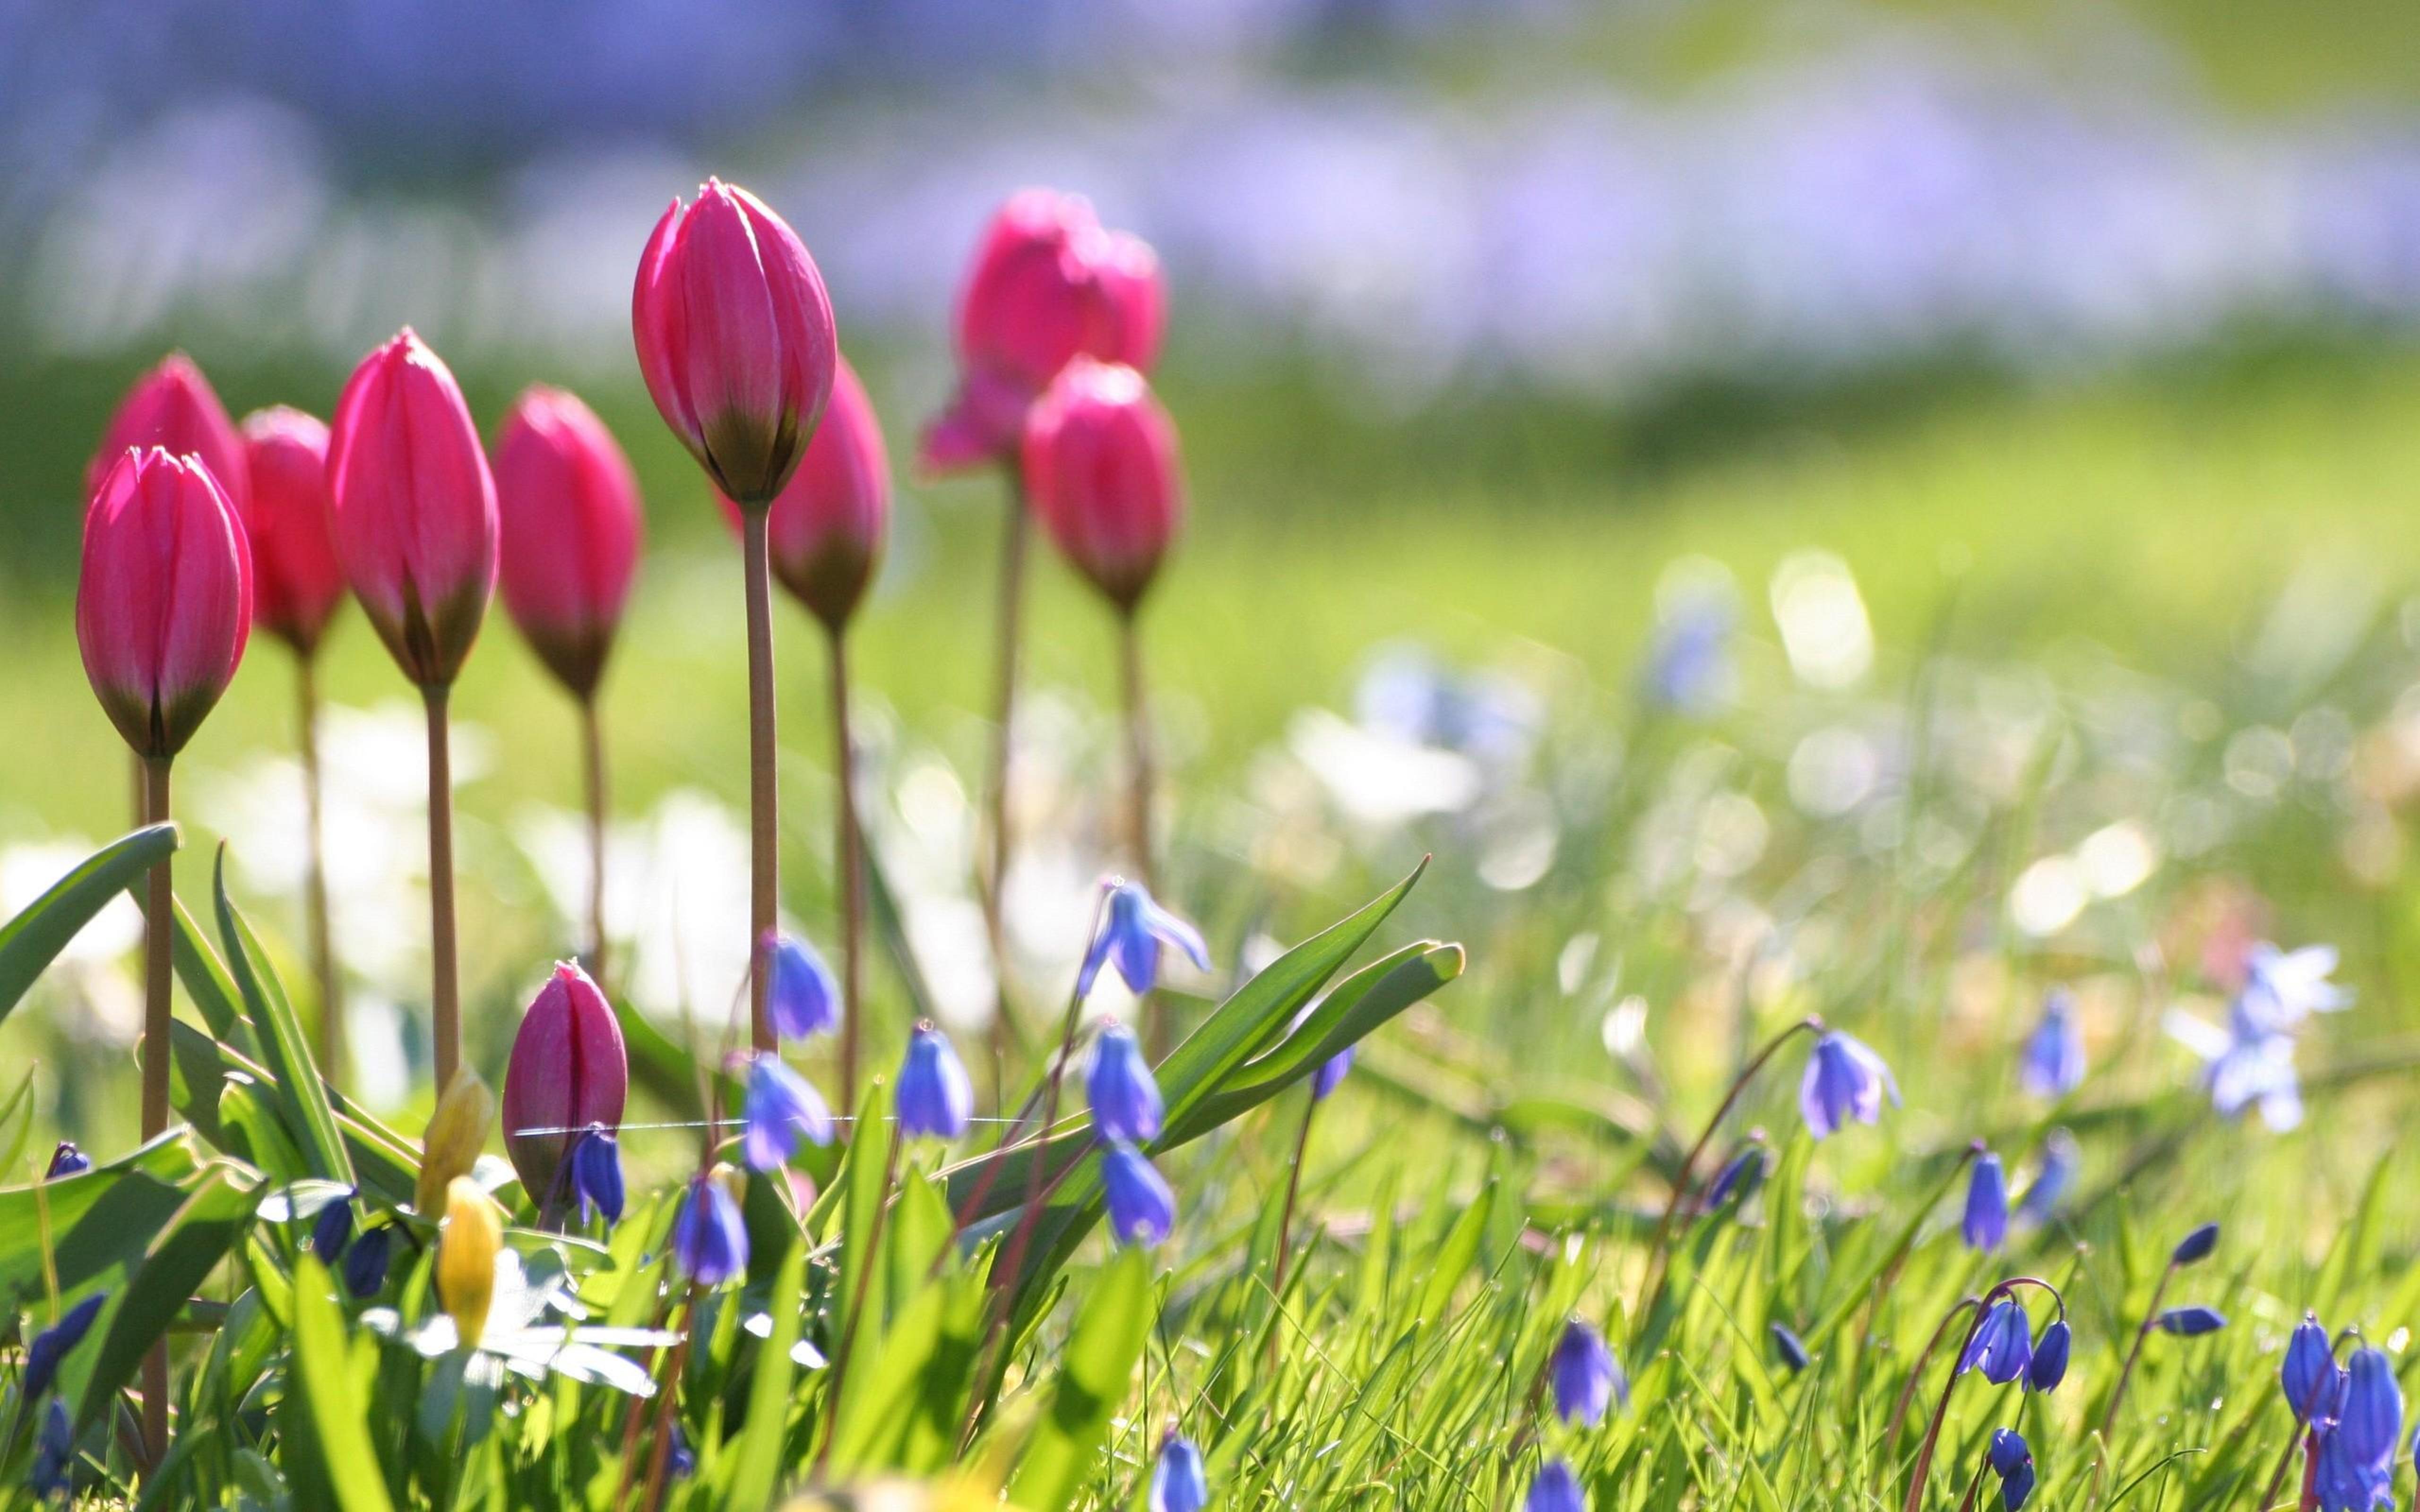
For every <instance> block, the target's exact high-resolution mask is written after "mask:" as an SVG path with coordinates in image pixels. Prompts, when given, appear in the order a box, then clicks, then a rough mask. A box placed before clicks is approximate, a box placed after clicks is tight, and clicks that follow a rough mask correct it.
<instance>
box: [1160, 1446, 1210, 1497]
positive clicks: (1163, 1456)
mask: <svg viewBox="0 0 2420 1512" xmlns="http://www.w3.org/2000/svg"><path fill="white" fill-rule="evenodd" d="M1209 1504H1210V1477H1209V1475H1208V1474H1207V1473H1205V1472H1204V1471H1203V1470H1202V1451H1201V1450H1199V1449H1197V1448H1195V1447H1194V1446H1193V1441H1192V1440H1191V1439H1188V1438H1187V1437H1186V1436H1185V1435H1184V1434H1182V1433H1178V1432H1175V1431H1173V1430H1171V1431H1170V1433H1169V1435H1168V1437H1166V1438H1164V1439H1162V1440H1160V1441H1159V1459H1158V1461H1157V1462H1156V1463H1155V1464H1154V1465H1153V1466H1152V1467H1151V1512H1202V1508H1203V1507H1205V1506H1208V1505H1209Z"/></svg>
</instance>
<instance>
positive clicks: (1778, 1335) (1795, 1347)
mask: <svg viewBox="0 0 2420 1512" xmlns="http://www.w3.org/2000/svg"><path fill="white" fill-rule="evenodd" d="M1765 1332H1766V1334H1767V1335H1770V1336H1771V1338H1772V1339H1773V1352H1774V1353H1775V1354H1776V1355H1778V1356H1780V1358H1781V1363H1782V1364H1783V1365H1788V1366H1789V1367H1790V1368H1791V1371H1792V1373H1793V1374H1794V1373H1796V1372H1798V1371H1801V1370H1804V1369H1806V1368H1807V1341H1806V1340H1805V1339H1802V1338H1800V1337H1799V1336H1798V1335H1795V1334H1793V1333H1792V1332H1791V1331H1790V1329H1789V1327H1788V1326H1787V1325H1785V1324H1781V1323H1768V1324H1766V1325H1765Z"/></svg>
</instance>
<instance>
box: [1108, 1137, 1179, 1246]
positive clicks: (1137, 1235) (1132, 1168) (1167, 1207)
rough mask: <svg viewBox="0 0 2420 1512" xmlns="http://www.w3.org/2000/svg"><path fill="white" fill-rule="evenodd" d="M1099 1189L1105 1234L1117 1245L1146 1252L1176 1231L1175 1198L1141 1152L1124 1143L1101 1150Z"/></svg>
mask: <svg viewBox="0 0 2420 1512" xmlns="http://www.w3.org/2000/svg"><path fill="white" fill-rule="evenodd" d="M1101 1189H1102V1194H1103V1196H1104V1199H1105V1200H1106V1201H1107V1203H1108V1205H1109V1233H1110V1235H1111V1237H1113V1238H1115V1239H1116V1240H1117V1242H1119V1243H1121V1244H1135V1245H1140V1247H1142V1248H1144V1249H1150V1248H1152V1247H1154V1246H1156V1245H1157V1244H1159V1243H1161V1242H1164V1241H1166V1239H1167V1238H1168V1235H1169V1231H1170V1230H1171V1229H1172V1228H1174V1227H1176V1194H1175V1193H1173V1192H1171V1191H1170V1190H1169V1189H1168V1182H1167V1181H1166V1180H1163V1179H1162V1178H1161V1177H1160V1174H1159V1172H1158V1171H1156V1170H1154V1169H1153V1168H1152V1164H1151V1162H1150V1161H1148V1160H1145V1159H1144V1158H1143V1156H1142V1152H1141V1151H1140V1150H1138V1149H1135V1147H1134V1146H1132V1145H1129V1144H1127V1143H1126V1142H1125V1141H1124V1140H1111V1141H1109V1143H1107V1144H1105V1145H1103V1146H1102V1147H1101Z"/></svg>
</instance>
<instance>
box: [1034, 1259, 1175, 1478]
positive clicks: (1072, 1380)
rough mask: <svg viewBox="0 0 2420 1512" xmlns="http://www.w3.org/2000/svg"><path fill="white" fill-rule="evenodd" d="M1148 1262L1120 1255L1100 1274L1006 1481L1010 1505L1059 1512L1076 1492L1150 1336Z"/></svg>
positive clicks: (1123, 1399)
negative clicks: (1020, 1455) (1012, 1475)
mask: <svg viewBox="0 0 2420 1512" xmlns="http://www.w3.org/2000/svg"><path fill="white" fill-rule="evenodd" d="M1152 1311H1153V1308H1152V1287H1151V1257H1150V1255H1149V1253H1148V1252H1146V1251H1143V1250H1139V1249H1129V1250H1121V1251H1120V1252H1119V1253H1118V1257H1117V1258H1116V1259H1115V1260H1112V1261H1111V1262H1110V1263H1109V1268H1108V1269H1107V1270H1105V1271H1104V1272H1102V1273H1101V1275H1100V1277H1099V1279H1098V1282H1097V1283H1096V1285H1095V1287H1094V1291H1093V1294H1092V1295H1091V1296H1090V1297H1089V1298H1087V1299H1086V1301H1085V1304H1084V1309H1083V1312H1082V1314H1081V1315H1080V1316H1079V1317H1078V1319H1077V1320H1076V1331H1075V1334H1074V1335H1073V1336H1071V1337H1070V1338H1069V1339H1068V1341H1067V1348H1066V1353H1065V1363H1064V1364H1063V1365H1061V1366H1060V1368H1059V1374H1058V1377H1057V1379H1056V1380H1054V1381H1052V1382H1051V1385H1050V1400H1049V1405H1048V1406H1047V1408H1045V1409H1044V1411H1043V1415H1042V1421H1041V1424H1040V1425H1039V1426H1038V1427H1036V1429H1035V1431H1034V1435H1033V1442H1032V1443H1030V1444H1029V1445H1027V1447H1026V1451H1025V1458H1023V1459H1022V1460H1020V1461H1019V1462H1018V1464H1017V1467H1016V1477H1015V1478H1014V1479H1012V1480H1011V1481H1010V1482H1009V1488H1008V1491H1009V1500H1010V1501H1012V1502H1014V1503H1016V1504H1017V1505H1018V1506H1020V1507H1023V1508H1026V1509H1027V1512H1063V1508H1065V1507H1068V1506H1070V1505H1073V1504H1074V1503H1075V1501H1076V1499H1077V1496H1078V1493H1079V1492H1081V1491H1082V1489H1083V1488H1084V1485H1085V1478H1086V1476H1087V1475H1088V1474H1089V1473H1090V1472H1091V1470H1092V1467H1093V1458H1094V1456H1095V1455H1097V1454H1098V1453H1100V1449H1101V1443H1102V1441H1103V1440H1104V1439H1105V1438H1106V1437H1107V1436H1108V1434H1109V1418H1110V1416H1111V1414H1113V1413H1114V1412H1116V1411H1117V1409H1118V1407H1119V1406H1120V1405H1121V1404H1122V1403H1123V1402H1124V1401H1125V1395H1126V1386H1127V1384H1128V1382H1130V1381H1132V1380H1133V1379H1134V1368H1135V1365H1136V1363H1137V1362H1139V1361H1140V1360H1141V1358H1142V1347H1143V1343H1144V1340H1145V1339H1146V1338H1147V1337H1148V1336H1149V1335H1150V1333H1151V1320H1152Z"/></svg>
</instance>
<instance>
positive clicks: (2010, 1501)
mask: <svg viewBox="0 0 2420 1512" xmlns="http://www.w3.org/2000/svg"><path fill="white" fill-rule="evenodd" d="M1987 1456H1988V1458H1989V1459H1990V1461H1991V1465H1992V1473H1993V1474H1994V1475H1997V1476H1999V1477H2000V1505H2001V1506H2002V1507H2004V1508H2006V1509H2007V1512H2017V1509H2018V1508H2019V1507H2021V1506H2024V1504H2025V1499H2026V1498H2027V1497H2029V1496H2031V1495H2033V1493H2034V1452H2033V1450H2032V1449H2030V1448H2028V1447H2026V1445H2025V1441H2024V1438H2023V1437H2021V1436H2020V1435H2019V1434H2018V1432H2017V1430H2016V1429H2014V1428H1993V1430H1992V1447H1991V1448H1990V1450H1989V1451H1988V1452H1987Z"/></svg>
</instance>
